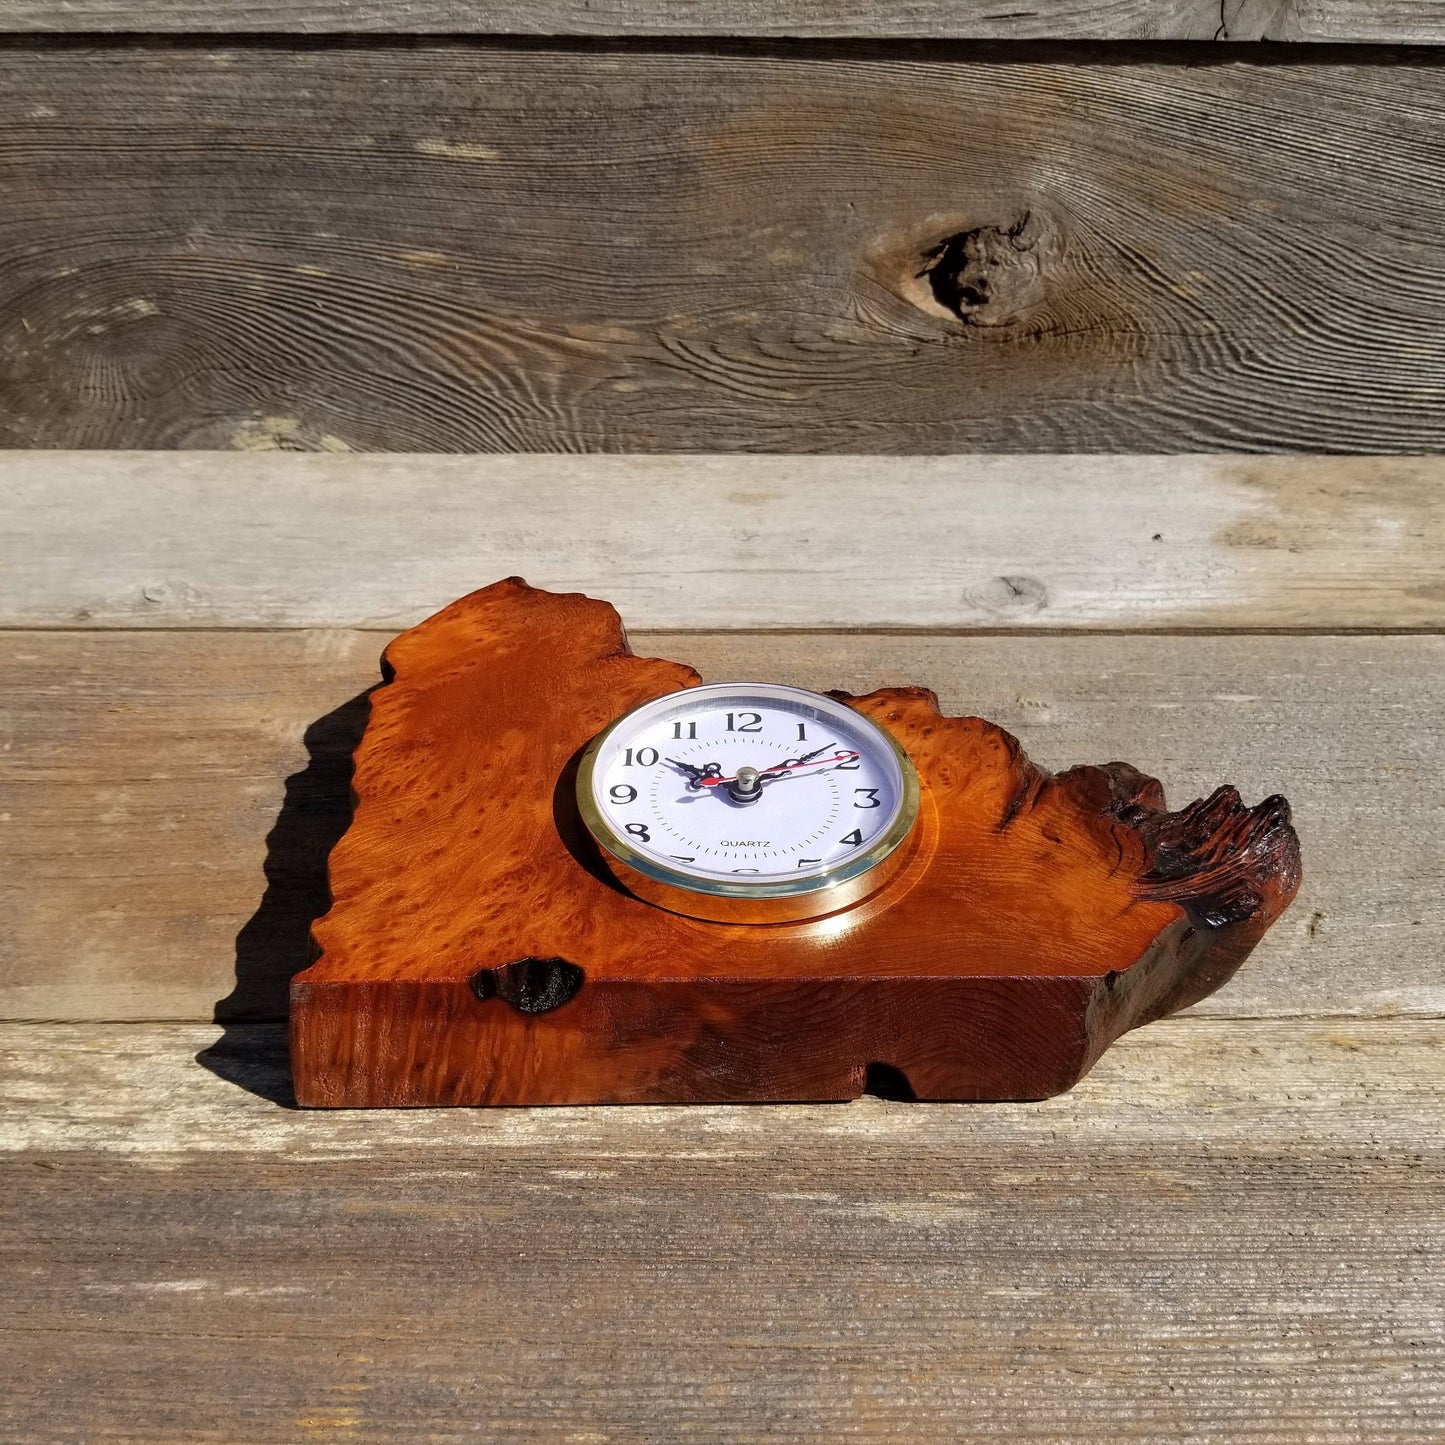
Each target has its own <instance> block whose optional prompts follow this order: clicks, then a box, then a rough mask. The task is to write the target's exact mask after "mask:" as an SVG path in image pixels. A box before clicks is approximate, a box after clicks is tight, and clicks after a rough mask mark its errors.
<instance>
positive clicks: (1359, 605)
mask: <svg viewBox="0 0 1445 1445" xmlns="http://www.w3.org/2000/svg"><path fill="white" fill-rule="evenodd" d="M0 495H3V496H4V498H5V506H4V508H3V510H0V625H5V626H11V627H52V626H60V627H67V626H74V625H76V624H77V623H80V624H83V625H84V626H86V627H153V626H154V627H194V626H204V627H236V626H240V627H255V626H265V627H296V626H329V627H334V626H363V627H378V626H394V627H403V626H409V625H411V624H412V623H415V622H417V621H419V620H420V619H421V618H422V617H424V616H426V615H427V614H428V613H430V612H432V611H435V610H436V608H437V607H438V606H440V605H441V604H442V603H443V602H445V601H446V600H448V599H450V598H451V597H454V596H459V595H461V594H462V593H464V592H467V591H469V590H471V589H472V588H473V587H475V586H476V585H477V584H478V583H479V582H480V581H483V580H490V579H492V578H496V577H502V576H506V575H508V574H509V573H521V574H523V575H524V576H526V578H527V579H528V580H529V581H530V582H532V583H534V584H535V585H537V586H545V587H549V588H551V589H553V590H557V591H584V592H589V593H592V594H594V595H600V596H605V597H607V598H608V599H609V600H610V601H612V602H614V603H615V604H616V605H617V606H618V607H619V608H620V609H621V611H622V612H623V614H624V616H625V617H626V619H627V621H628V623H629V624H630V625H631V626H633V627H635V628H648V627H674V628H678V627H682V628H703V629H708V630H726V629H758V628H785V627H796V628H828V627H893V628H902V627H908V628H940V627H941V628H961V627H982V628H1033V629H1058V628H1119V629H1125V628H1128V629H1134V630H1139V629H1154V628H1229V627H1247V628H1256V629H1264V628H1287V629H1311V630H1317V631H1322V630H1328V629H1336V630H1339V629H1350V628H1365V627H1387V628H1402V629H1403V628H1439V627H1441V626H1442V625H1445V459H1442V458H1392V457H1361V458H1353V457H1345V458H1330V457H1300V458H1292V457H1077V456H1043V457H1041V456H1012V457H1011V456H973V457H969V456H960V457H777V456H773V457H751V456H731V457H724V456H712V457H559V456H542V457H536V456H512V457H498V456H490V457H438V456H408V457H397V456H310V455H276V454H268V455H263V456H258V455H252V454H246V453H230V452H220V453H218V452H207V453H155V452H149V453H146V452H140V453H136V452H110V453H69V452H66V453H60V452H44V451H40V452H14V453H8V454H5V453H0Z"/></svg>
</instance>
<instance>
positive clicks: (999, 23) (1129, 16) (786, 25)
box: [0, 0, 1445, 44]
mask: <svg viewBox="0 0 1445 1445" xmlns="http://www.w3.org/2000/svg"><path fill="white" fill-rule="evenodd" d="M4 30H9V31H12V32H22V33H25V32H54V33H62V34H64V33H76V32H86V31H102V32H104V31H120V32H126V31H139V32H143V33H157V32H162V33H163V32H168V31H180V32H194V33H201V34H207V33H226V32H246V31H253V32H255V31H259V32H263V33H274V32H294V33H298V34H305V35H317V34H331V33H337V32H342V33H347V32H362V33H368V32H370V33H377V32H379V33H391V34H406V33H420V34H425V33H451V34H461V33H466V32H473V33H482V34H500V35H596V36H609V37H616V36H652V35H716V36H737V35H748V36H825V37H836V36H861V37H868V38H876V37H884V36H900V37H910V36H913V37H961V38H979V39H990V40H1041V39H1066V40H1235V41H1240V40H1275V41H1280V40H1284V41H1299V40H1307V41H1366V42H1376V43H1378V42H1391V43H1400V44H1403V43H1410V44H1421V43H1429V44H1438V43H1439V42H1440V41H1441V40H1445V7H1442V6H1441V5H1440V4H1439V3H1437V0H1043V3H1040V0H1034V3H1032V4H1029V3H1014V4H1013V5H1012V6H1011V7H1009V8H1003V7H1001V6H999V5H998V4H996V3H994V0H886V3H883V0H871V3H870V0H714V3H707V4H704V3H701V0H216V3H213V4H210V5H205V4H202V3H200V0H7V3H6V5H5V8H4V12H3V15H0V31H4Z"/></svg>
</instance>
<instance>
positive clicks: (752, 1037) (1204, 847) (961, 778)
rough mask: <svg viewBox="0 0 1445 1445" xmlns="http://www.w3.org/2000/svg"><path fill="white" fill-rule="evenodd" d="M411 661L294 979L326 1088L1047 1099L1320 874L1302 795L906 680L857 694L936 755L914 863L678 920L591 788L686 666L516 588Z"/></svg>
mask: <svg viewBox="0 0 1445 1445" xmlns="http://www.w3.org/2000/svg"><path fill="white" fill-rule="evenodd" d="M386 657H387V665H388V667H389V669H390V670H391V672H392V680H391V681H390V682H389V683H388V685H386V686H384V687H382V688H380V689H378V690H377V692H376V693H375V694H374V696H373V699H372V713H371V720H370V723H369V725H368V727H367V730H366V735H365V738H364V739H363V741H362V744H361V746H360V748H359V749H358V752H357V757H356V776H355V791H356V795H357V800H358V801H357V809H356V815H355V819H354V821H353V823H352V825H351V828H350V830H349V831H348V832H347V833H346V835H345V837H344V838H343V839H342V840H341V842H340V843H339V844H338V845H337V847H336V848H335V850H334V852H333V854H332V857H331V881H332V894H333V899H334V902H333V906H332V908H331V911H330V912H329V913H328V914H327V915H326V916H325V917H324V918H322V919H321V920H320V921H319V922H318V923H317V925H316V928H315V937H316V941H317V943H318V945H319V947H320V950H321V955H320V958H319V960H318V961H317V962H316V963H315V964H314V965H313V966H312V967H311V968H309V969H308V970H306V972H304V973H302V974H300V975H299V976H298V977H297V978H296V979H295V981H294V983H293V985H292V995H291V1008H292V1012H291V1053H292V1064H293V1069H294V1074H295V1083H296V1093H297V1097H298V1098H299V1100H300V1101H301V1102H302V1103H303V1104H308V1105H331V1106H355V1105H422V1104H544V1103H555V1104H562V1103H591V1102H596V1103H602V1102H625V1101H652V1102H662V1101H705V1100H711V1101H726V1100H781V1099H849V1098H853V1097H856V1096H857V1095H858V1094H859V1093H860V1092H861V1091H862V1089H863V1087H864V1084H865V1080H866V1079H867V1077H868V1071H869V1069H870V1066H881V1067H882V1070H883V1072H884V1074H885V1075H886V1076H887V1077H889V1078H890V1079H892V1080H893V1081H894V1083H895V1085H896V1086H897V1087H899V1088H906V1090H907V1091H909V1092H911V1093H912V1094H914V1095H915V1096H916V1097H918V1098H923V1099H1029V1098H1042V1097H1044V1096H1047V1095H1049V1094H1053V1093H1057V1092H1059V1091H1060V1090H1063V1089H1066V1088H1068V1087H1069V1086H1070V1085H1071V1084H1073V1083H1075V1082H1076V1081H1077V1080H1078V1079H1079V1078H1080V1077H1081V1076H1082V1075H1083V1074H1084V1073H1085V1072H1086V1071H1087V1070H1088V1069H1089V1068H1090V1066H1091V1065H1092V1064H1093V1062H1094V1060H1095V1059H1097V1058H1098V1056H1099V1054H1100V1053H1101V1052H1102V1051H1103V1050H1104V1049H1105V1048H1106V1047H1107V1046H1108V1044H1109V1043H1110V1042H1112V1041H1113V1040H1114V1039H1115V1038H1117V1037H1118V1035H1119V1034H1120V1033H1122V1032H1123V1031H1124V1030H1125V1029H1129V1028H1133V1027H1135V1026H1136V1025H1138V1024H1141V1023H1145V1022H1148V1021H1149V1020H1150V1019H1154V1018H1158V1017H1159V1016H1160V1015H1162V1014H1165V1013H1168V1012H1170V1011H1171V1010H1173V1009H1177V1008H1182V1007H1184V1006H1185V1005H1187V1004H1190V1003H1193V1002H1194V1001H1196V1000H1197V999H1199V998H1202V997H1203V996H1204V995H1205V994H1207V993H1209V992H1210V991H1211V990H1213V989H1215V988H1217V987H1219V985H1220V984H1222V983H1224V982H1225V980H1226V979H1228V978H1229V977H1230V975H1231V974H1232V973H1233V972H1234V970H1235V969H1236V968H1237V967H1238V966H1239V964H1240V963H1241V962H1242V961H1243V959H1244V958H1245V956H1246V955H1247V954H1248V953H1249V951H1250V950H1251V949H1252V948H1253V947H1254V945H1255V943H1256V942H1257V941H1258V940H1259V938H1260V937H1261V936H1262V934H1263V933H1264V931H1265V929H1266V928H1268V927H1269V925H1270V924H1271V923H1272V922H1273V921H1274V919H1275V918H1277V917H1278V916H1279V914H1280V913H1281V912H1282V910H1283V909H1284V908H1285V907H1286V906H1287V904H1288V903H1289V901H1290V900H1291V899H1292V898H1293V897H1294V894H1295V892H1296V890H1297V888H1298V886H1299V879H1300V864H1299V846H1298V842H1297V840H1296V838H1295V834H1294V831H1293V829H1292V828H1291V827H1290V823H1289V806H1288V804H1287V803H1286V802H1285V800H1284V799H1283V798H1281V797H1274V798H1269V799H1266V800H1265V801H1264V802H1263V803H1261V804H1259V805H1258V806H1257V807H1255V808H1247V807H1245V806H1244V805H1243V804H1242V803H1241V801H1240V799H1239V795H1238V794H1237V793H1236V792H1235V790H1234V789H1233V788H1227V787H1226V788H1220V789H1219V790H1218V791H1217V792H1216V793H1214V794H1213V796H1211V797H1210V798H1208V799H1205V800H1202V801H1200V802H1196V803H1193V804H1191V805H1190V806H1189V807H1187V808H1185V809H1184V810H1183V811H1181V812H1178V813H1170V812H1167V811H1165V807H1164V798H1163V793H1162V790H1161V788H1160V786H1159V784H1158V783H1157V782H1156V781H1155V780H1154V779H1152V778H1148V777H1145V776H1144V775H1143V774H1141V773H1139V772H1137V771H1136V770H1135V769H1133V768H1131V767H1129V766H1128V765H1127V764H1124V763H1110V764H1108V765H1106V766H1103V767H1078V768H1071V769H1070V770H1069V771H1068V772H1065V773H1062V774H1059V775H1058V776H1052V775H1050V774H1048V773H1046V772H1044V771H1043V770H1041V769H1039V768H1037V767H1035V766H1034V765H1033V764H1032V763H1030V762H1029V761H1028V759H1027V758H1026V757H1025V756H1024V755H1023V753H1022V751H1021V749H1020V747H1019V744H1018V743H1017V741H1016V740H1015V739H1014V738H1012V737H1011V736H1010V735H1009V734H1008V733H1006V732H1004V731H1003V730H1002V729H1001V728H998V727H995V726H994V725H993V724H991V723H988V722H985V721H983V720H982V719H979V718H969V717H962V718H953V717H943V716H941V715H940V713H939V711H938V707H937V702H936V699H935V698H934V696H933V694H932V693H930V692H928V691H927V690H926V689H924V688H889V689H884V690H881V691H879V692H875V693H872V694H870V695H869V696H867V697H861V698H850V699H848V701H849V702H851V704H852V705H853V706H855V707H857V708H858V709H859V710H860V711H861V712H863V713H865V714H867V715H868V716H870V717H872V718H873V719H874V720H875V721H876V722H878V723H880V724H881V725H882V726H884V727H886V728H888V729H889V730H890V731H891V732H892V733H893V734H894V736H896V737H897V738H898V740H899V742H900V743H901V744H902V745H903V747H904V748H905V749H906V750H907V751H908V753H909V755H910V756H911V757H912V759H913V762H914V764H915V766H916V768H917V770H918V774H919V779H920V783H921V785H922V789H923V805H922V810H921V815H920V822H919V827H918V833H917V839H916V847H915V850H914V853H913V856H912V858H911V860H910V862H909V864H908V865H907V867H906V868H905V869H904V870H903V871H902V872H901V873H900V874H899V875H898V876H897V877H896V879H895V880H894V881H892V882H890V883H889V884H888V885H887V886H886V887H885V888H884V889H883V890H882V891H881V892H880V893H878V894H876V895H874V896H873V897H872V898H870V899H868V900H865V901H864V902H863V903H862V904H860V905H858V906H857V907H855V908H853V909H851V910H849V911H847V912H845V913H841V914H837V915H834V916H832V917H829V918H824V919H818V920H812V921H809V922H803V923H792V924H777V925H768V926H745V925H736V924H733V925H730V924H720V923H707V922H702V921H699V920H695V919H688V918H682V917H679V916H676V915H674V914H670V913H666V912H663V911H661V910H660V909H657V908H654V907H652V906H650V905H648V904H646V903H642V902H640V901H639V900H637V899H635V898H632V897H631V896H629V895H628V894H627V893H626V892H625V891H623V890H622V888H621V887H620V886H619V885H618V884H617V883H616V882H615V881H614V880H613V879H612V878H611V876H610V875H609V873H608V872H607V870H606V868H605V867H604V866H603V865H602V863H601V860H600V859H599V858H598V855H597V851H596V848H595V845H593V844H592V843H591V840H590V838H589V837H588V836H587V834H586V833H585V831H584V830H583V828H582V826H581V823H580V821H579V820H578V818H577V816H576V813H575V806H574V804H573V802H572V785H573V778H574V774H575V768H576V762H577V757H578V754H579V753H580V751H581V749H582V748H583V747H584V745H585V744H586V743H587V742H588V741H589V740H590V739H591V738H592V737H593V735H594V734H595V733H597V732H598V731H599V730H600V729H601V728H602V727H603V726H605V725H606V724H607V723H609V722H611V721H612V720H613V719H614V718H615V717H617V716H618V715H619V714H621V713H623V712H625V711H626V710H628V709H630V708H632V707H635V706H637V705H638V704H640V703H642V702H645V701H648V700H649V699H651V698H655V697H658V696H661V695H662V694H664V693H666V692H670V691H673V690H675V689H677V688H681V687H687V686H689V685H691V684H693V683H696V682H697V681H699V678H698V676H697V674H696V673H695V672H693V671H692V669H690V668H688V667H685V666H682V665H680V664H678V663H672V662H664V661H660V660H657V659H653V658H639V657H634V656H633V655H632V654H631V652H630V651H629V649H628V647H627V642H626V638H625V636H624V634H623V630H622V625H621V622H620V619H619V618H618V615H617V613H616V611H615V610H614V609H613V608H612V607H611V606H609V605H608V604H606V603H604V602H599V601H595V600H592V599H590V598H587V597H583V596H580V595H567V596H558V595H553V594H550V593H546V592H541V591H537V590H534V589H532V588H530V587H528V586H527V585H526V584H525V583H524V582H522V581H520V580H519V579H515V578H513V579H509V580H507V581H504V582H499V583H497V584H496V585H495V586H492V587H488V588H485V589H484V590H482V591H480V592H475V593H473V594H472V595H471V596H469V597H465V598H463V599H462V600H461V601H459V602H456V603H454V604H453V605H452V606H450V607H448V608H446V609H445V610H444V611H442V612H440V613H438V614H437V615H436V616H434V617H432V618H429V619H428V620H427V621H425V622H423V623H421V624H420V625H419V626H417V627H414V628H412V629H411V630H410V631H409V632H406V633H403V634H402V635H401V636H400V637H398V638H397V639H396V641H394V642H393V643H392V644H391V646H390V647H389V648H388V649H387V655H386ZM876 1077H878V1075H876V1074H875V1078H876Z"/></svg>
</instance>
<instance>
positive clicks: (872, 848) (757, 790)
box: [578, 683, 918, 898]
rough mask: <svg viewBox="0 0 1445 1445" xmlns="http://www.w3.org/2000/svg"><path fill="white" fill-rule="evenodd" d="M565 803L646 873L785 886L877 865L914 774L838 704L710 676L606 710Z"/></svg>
mask: <svg viewBox="0 0 1445 1445" xmlns="http://www.w3.org/2000/svg"><path fill="white" fill-rule="evenodd" d="M578 803H579V807H580V809H581V812H582V816H583V818H584V819H585V821H586V823H587V825H588V828H589V829H590V830H591V832H592V834H593V836H594V837H595V838H596V839H597V841H598V842H599V843H600V844H602V846H603V847H604V848H606V849H607V850H608V851H609V852H610V853H612V854H613V855H614V856H615V857H617V858H620V859H621V860H622V861H623V862H624V863H626V864H628V865H630V866H631V867H632V868H634V869H637V870H639V871H641V872H643V873H644V874H646V875H647V876H648V877H649V878H652V879H656V880H658V881H659V882H663V883H667V884H671V885H673V886H675V887H680V888H684V889H688V890H691V891H693V892H697V893H711V894H720V895H731V896H734V897H743V898H767V897H786V896H789V895H794V894H800V893H810V892H815V891H820V890H824V889H827V888H829V887H831V886H834V885H836V884H838V883H840V882H843V881H845V880H848V879H853V878H857V877H858V876H859V875H860V874H862V873H864V872H866V871H867V870H868V869H870V868H873V867H875V866H877V864H879V863H881V862H882V861H883V859H884V858H886V857H887V856H888V855H889V854H890V853H892V852H893V851H894V849H896V848H897V847H898V845H899V844H900V843H901V842H902V841H903V840H904V838H906V837H907V836H908V833H909V831H910V829H911V828H912V825H913V822H914V819H915V818H916V816H917V812H918V782H917V778H916V776H915V774H914V771H913V767H912V765H911V764H910V763H909V761H908V758H907V756H906V755H905V754H904V753H903V751H902V750H901V749H900V748H899V746H898V745H897V743H895V742H894V741H893V739H892V737H891V736H889V734H887V733H886V732H884V731H883V730H882V729H881V728H879V727H877V726H876V725H875V724H874V723H872V722H870V721H869V720H868V719H867V718H865V717H864V716H863V715H862V714H861V713H858V712H855V711H854V710H853V709H852V708H850V707H848V706H847V705H846V704H844V703H840V702H836V701H834V700H833V699H832V698H828V697H823V696H821V695H820V694H818V693H812V692H804V691H803V690H802V689H800V688H793V687H778V686H774V685H772V684H769V683H719V684H714V685H710V686H706V687H694V688H688V689H686V690H684V691H682V692H676V693H670V694H668V696H666V697H662V698H659V699H657V701H655V702H651V703H647V704H645V705H644V706H642V707H640V708H638V709H636V710H635V711H633V712H630V713H628V714H626V715H625V716H624V717H622V718H619V719H618V721H617V722H615V723H614V724H613V725H612V726H611V727H610V728H608V729H607V731H606V732H604V733H603V734H602V735H601V736H600V737H599V738H598V739H597V740H596V741H595V742H594V743H593V744H592V745H591V747H589V749H588V750H587V753H586V754H585V755H584V758H583V761H582V765H581V767H580V769H579V771H578Z"/></svg>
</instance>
